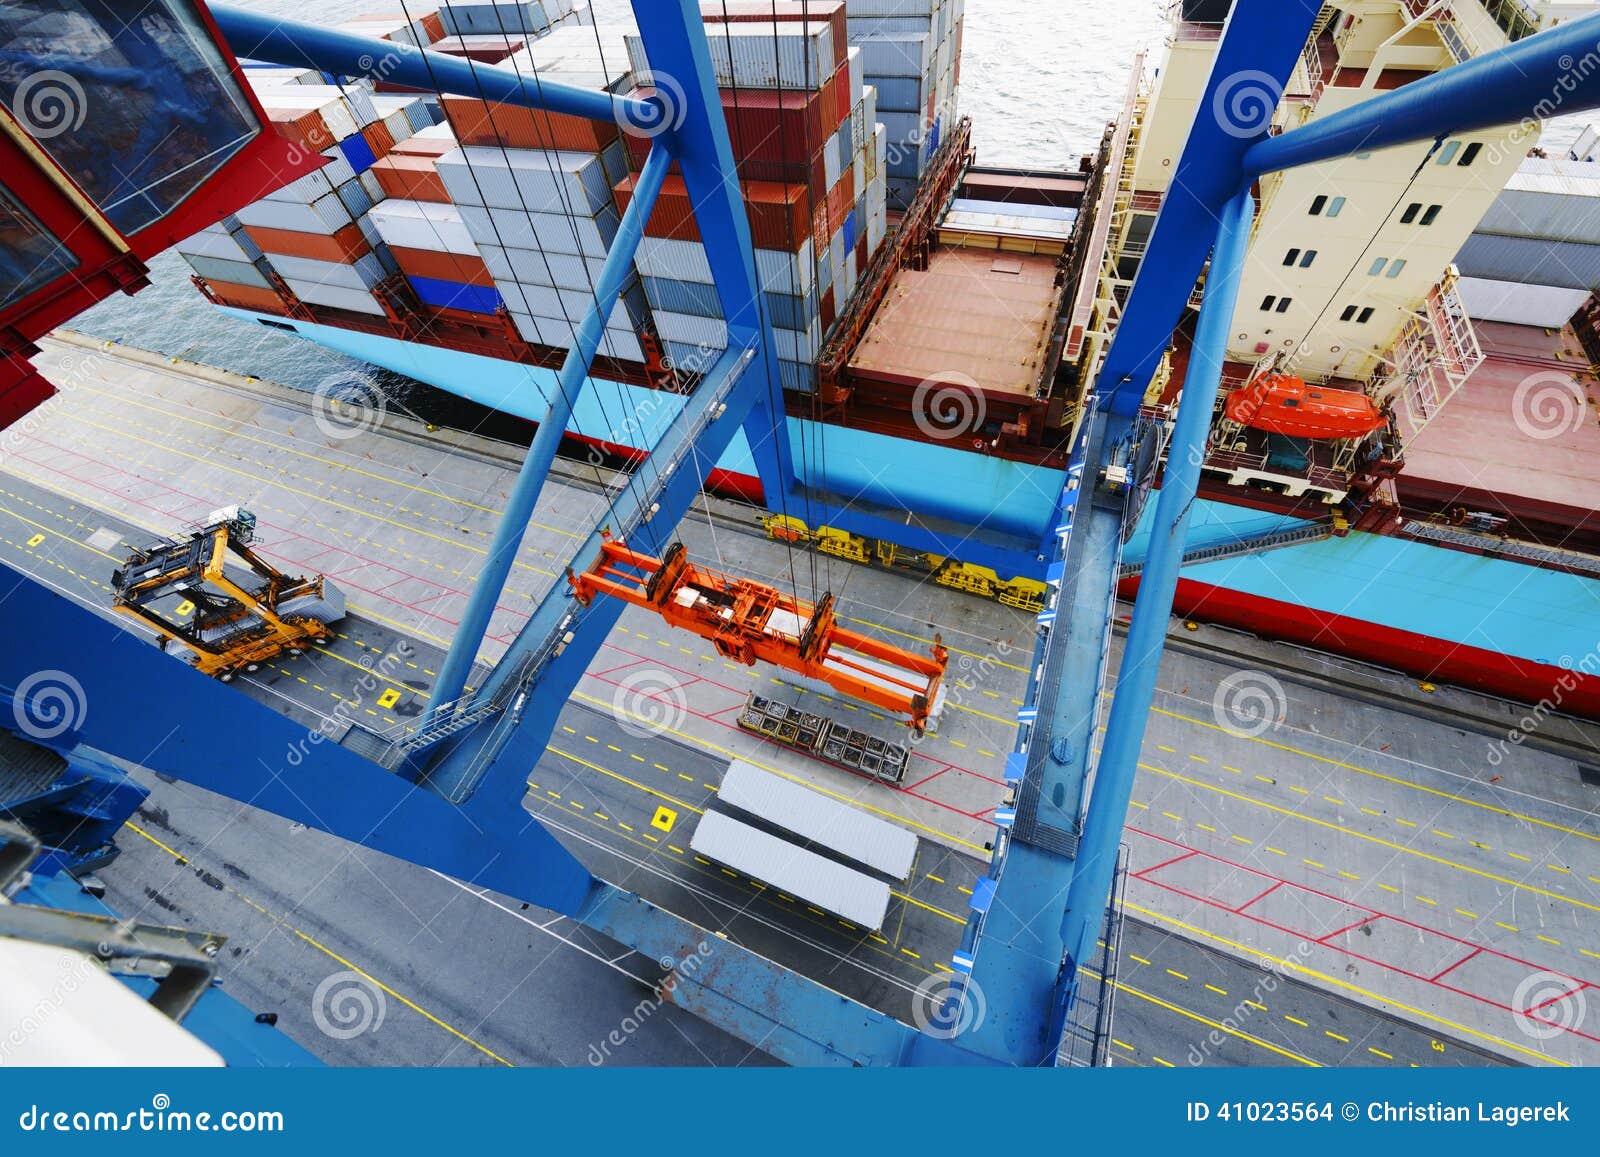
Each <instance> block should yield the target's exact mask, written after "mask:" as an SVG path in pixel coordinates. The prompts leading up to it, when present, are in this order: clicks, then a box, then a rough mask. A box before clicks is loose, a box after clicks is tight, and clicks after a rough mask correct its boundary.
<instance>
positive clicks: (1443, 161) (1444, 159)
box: [1434, 141, 1461, 165]
mask: <svg viewBox="0 0 1600 1157" xmlns="http://www.w3.org/2000/svg"><path fill="white" fill-rule="evenodd" d="M1460 151H1461V142H1460V141H1446V142H1445V143H1444V148H1442V149H1440V150H1439V159H1438V160H1437V161H1435V162H1434V164H1436V165H1448V164H1449V163H1450V162H1451V161H1453V160H1455V158H1456V153H1458V152H1460Z"/></svg>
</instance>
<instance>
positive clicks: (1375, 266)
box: [1367, 257, 1389, 277]
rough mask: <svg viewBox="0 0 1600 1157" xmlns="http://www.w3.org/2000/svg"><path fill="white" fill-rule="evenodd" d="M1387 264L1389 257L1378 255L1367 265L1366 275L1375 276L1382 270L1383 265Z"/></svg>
mask: <svg viewBox="0 0 1600 1157" xmlns="http://www.w3.org/2000/svg"><path fill="white" fill-rule="evenodd" d="M1387 264H1389V259H1388V258H1387V257H1379V258H1378V259H1376V260H1375V261H1373V263H1372V264H1371V265H1369V266H1367V276H1368V277H1377V276H1378V275H1379V274H1380V273H1382V272H1383V267H1384V266H1385V265H1387Z"/></svg>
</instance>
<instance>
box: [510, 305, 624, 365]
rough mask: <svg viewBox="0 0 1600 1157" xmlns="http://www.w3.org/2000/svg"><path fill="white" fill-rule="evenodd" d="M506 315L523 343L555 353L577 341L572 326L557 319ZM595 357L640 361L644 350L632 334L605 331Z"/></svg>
mask: <svg viewBox="0 0 1600 1157" xmlns="http://www.w3.org/2000/svg"><path fill="white" fill-rule="evenodd" d="M507 311H508V312H509V313H510V314H511V320H512V321H514V322H515V323H516V326H517V332H518V333H520V334H521V335H522V336H523V338H524V340H526V341H532V342H538V343H539V344H540V345H547V346H554V347H555V348H556V349H571V348H572V347H573V344H574V343H575V342H576V341H577V337H576V330H575V327H574V325H573V324H572V323H570V322H567V321H564V320H562V319H561V318H552V317H534V316H532V315H530V314H526V313H520V312H518V311H517V310H514V309H510V308H509V307H508V310H507ZM596 353H597V355H598V356H600V357H608V358H618V359H621V360H622V361H630V362H642V361H644V349H643V347H642V346H641V345H640V344H639V337H638V335H637V334H635V333H634V332H633V331H632V330H625V329H606V330H605V331H603V332H602V333H601V335H600V345H599V347H598V349H597V350H596Z"/></svg>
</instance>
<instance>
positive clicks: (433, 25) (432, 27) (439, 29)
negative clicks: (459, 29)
mask: <svg viewBox="0 0 1600 1157" xmlns="http://www.w3.org/2000/svg"><path fill="white" fill-rule="evenodd" d="M422 27H423V29H424V30H426V31H427V33H428V43H429V44H432V43H433V42H434V41H435V40H443V39H444V17H442V16H440V15H439V13H438V12H430V13H428V14H427V15H426V16H424V17H423V18H422Z"/></svg>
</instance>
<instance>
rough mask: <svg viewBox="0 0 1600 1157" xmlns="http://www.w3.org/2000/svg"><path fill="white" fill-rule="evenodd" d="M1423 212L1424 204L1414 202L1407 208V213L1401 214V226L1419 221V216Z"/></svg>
mask: <svg viewBox="0 0 1600 1157" xmlns="http://www.w3.org/2000/svg"><path fill="white" fill-rule="evenodd" d="M1420 212H1422V202H1421V201H1413V202H1411V204H1409V205H1407V206H1406V211H1405V212H1404V213H1402V214H1400V224H1402V225H1409V224H1411V222H1413V221H1415V220H1416V219H1417V214H1418V213H1420Z"/></svg>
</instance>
